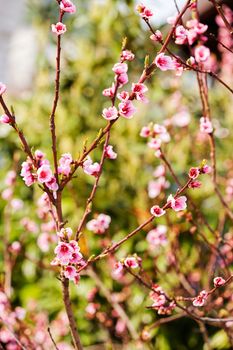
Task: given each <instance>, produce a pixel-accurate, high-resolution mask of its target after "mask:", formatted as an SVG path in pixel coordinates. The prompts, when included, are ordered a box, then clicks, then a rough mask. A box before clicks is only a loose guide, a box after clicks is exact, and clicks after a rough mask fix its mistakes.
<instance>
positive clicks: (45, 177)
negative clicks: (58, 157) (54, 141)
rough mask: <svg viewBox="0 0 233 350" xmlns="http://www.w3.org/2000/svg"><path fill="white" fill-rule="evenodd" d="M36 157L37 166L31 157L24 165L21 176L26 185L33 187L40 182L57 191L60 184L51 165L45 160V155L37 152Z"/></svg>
mask: <svg viewBox="0 0 233 350" xmlns="http://www.w3.org/2000/svg"><path fill="white" fill-rule="evenodd" d="M34 156H35V164H34V163H33V162H32V160H31V159H30V158H29V157H28V158H27V160H26V161H25V162H23V163H22V169H21V173H20V175H21V176H22V178H23V180H24V182H25V184H26V185H27V186H31V185H32V184H34V183H35V182H36V181H38V182H39V183H41V184H45V185H46V186H47V187H48V188H49V189H50V190H51V191H57V190H58V184H57V182H56V179H55V176H54V175H53V172H52V170H51V168H50V163H49V161H48V160H47V159H46V158H45V155H44V153H42V152H41V151H39V150H37V151H35V155H34Z"/></svg>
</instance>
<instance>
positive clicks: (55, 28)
mask: <svg viewBox="0 0 233 350" xmlns="http://www.w3.org/2000/svg"><path fill="white" fill-rule="evenodd" d="M51 28H52V32H53V33H55V34H57V35H61V34H64V33H65V32H66V25H65V24H63V23H62V22H57V24H52V25H51Z"/></svg>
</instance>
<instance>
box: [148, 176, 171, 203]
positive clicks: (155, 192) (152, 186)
mask: <svg viewBox="0 0 233 350" xmlns="http://www.w3.org/2000/svg"><path fill="white" fill-rule="evenodd" d="M169 185H170V183H169V182H168V181H166V179H165V177H163V176H161V177H159V179H157V180H151V181H150V182H149V183H148V195H149V197H150V198H156V197H158V196H159V195H160V193H161V191H162V190H163V189H165V188H168V187H169Z"/></svg>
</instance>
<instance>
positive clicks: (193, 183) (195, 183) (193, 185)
mask: <svg viewBox="0 0 233 350" xmlns="http://www.w3.org/2000/svg"><path fill="white" fill-rule="evenodd" d="M201 185H202V183H201V182H200V181H197V180H196V181H194V180H193V181H191V182H190V184H189V185H188V187H189V188H200V187H201Z"/></svg>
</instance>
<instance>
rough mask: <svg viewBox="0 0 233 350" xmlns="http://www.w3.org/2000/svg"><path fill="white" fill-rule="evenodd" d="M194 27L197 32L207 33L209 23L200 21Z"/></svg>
mask: <svg viewBox="0 0 233 350" xmlns="http://www.w3.org/2000/svg"><path fill="white" fill-rule="evenodd" d="M193 29H194V30H195V32H196V33H197V34H199V35H201V34H203V33H205V32H206V31H207V29H208V25H207V24H203V23H200V22H198V23H197V24H196V25H195V26H194V27H193Z"/></svg>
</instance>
